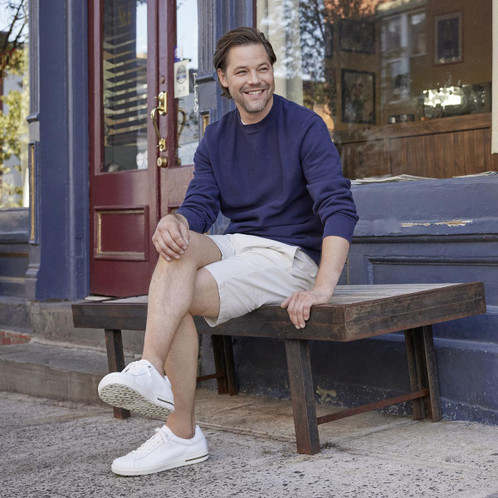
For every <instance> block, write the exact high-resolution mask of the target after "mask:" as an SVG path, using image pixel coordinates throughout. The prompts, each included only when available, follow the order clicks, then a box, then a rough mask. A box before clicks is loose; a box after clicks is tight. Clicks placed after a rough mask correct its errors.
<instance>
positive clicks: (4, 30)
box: [0, 0, 29, 209]
mask: <svg viewBox="0 0 498 498" xmlns="http://www.w3.org/2000/svg"><path fill="white" fill-rule="evenodd" d="M27 4H28V2H27V0H20V1H17V2H6V3H5V5H3V6H2V9H1V10H0V101H1V102H0V104H1V105H0V209H5V208H16V207H27V206H28V204H29V200H28V199H29V192H28V185H29V179H28V173H27V172H28V123H27V121H26V118H27V116H28V110H29V83H28V25H27V23H28V12H27V10H28V5H27Z"/></svg>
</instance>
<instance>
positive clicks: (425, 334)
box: [405, 326, 441, 422]
mask: <svg viewBox="0 0 498 498" xmlns="http://www.w3.org/2000/svg"><path fill="white" fill-rule="evenodd" d="M405 343H406V351H407V358H408V373H409V376H410V388H411V390H412V392H415V391H419V390H422V389H429V395H428V396H427V397H426V398H421V399H415V400H413V418H414V420H418V419H421V418H424V417H425V416H427V415H428V416H430V417H431V418H432V420H433V421H434V422H437V421H438V420H441V400H440V395H439V382H438V376H437V366H436V355H435V352H434V341H433V338H432V327H431V326H426V327H419V328H415V329H410V330H406V331H405Z"/></svg>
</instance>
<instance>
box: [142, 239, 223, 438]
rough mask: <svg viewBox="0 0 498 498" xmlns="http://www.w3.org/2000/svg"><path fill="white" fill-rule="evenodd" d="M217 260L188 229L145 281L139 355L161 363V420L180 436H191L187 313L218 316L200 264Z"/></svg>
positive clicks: (192, 353)
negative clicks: (165, 391) (168, 398)
mask: <svg viewBox="0 0 498 498" xmlns="http://www.w3.org/2000/svg"><path fill="white" fill-rule="evenodd" d="M220 259H221V254H220V251H219V249H218V247H217V246H216V244H215V243H214V242H213V241H212V240H211V239H209V237H206V236H204V235H199V234H196V233H191V238H190V245H189V248H188V250H187V251H186V252H185V254H184V255H183V256H182V257H181V258H180V260H174V261H171V262H166V261H165V260H164V259H162V258H160V260H159V261H158V264H157V266H156V269H155V271H154V275H153V277H152V280H151V285H150V291H149V305H148V314H147V326H146V332H145V343H144V350H143V355H142V358H144V359H146V360H148V361H150V362H151V363H152V364H153V365H154V366H155V368H156V369H157V370H158V371H159V373H161V374H163V373H164V367H165V365H167V371H168V378H169V379H170V381H171V386H172V389H173V394H174V397H175V413H174V414H172V415H171V416H170V417H169V419H168V424H167V425H168V426H169V427H170V429H171V430H172V431H173V432H174V433H175V434H176V435H177V436H179V437H183V438H190V437H192V436H193V432H194V427H195V423H194V397H195V386H196V377H197V359H198V347H199V346H198V337H197V331H196V329H195V325H194V321H193V318H192V315H191V313H190V312H191V311H193V312H195V314H203V315H205V316H212V317H216V316H218V313H219V307H220V304H219V295H218V289H217V285H216V281H215V280H214V278H213V277H212V276H211V274H210V273H209V272H208V271H207V270H204V269H203V268H202V267H203V266H205V265H207V264H209V263H212V262H214V261H218V260H220Z"/></svg>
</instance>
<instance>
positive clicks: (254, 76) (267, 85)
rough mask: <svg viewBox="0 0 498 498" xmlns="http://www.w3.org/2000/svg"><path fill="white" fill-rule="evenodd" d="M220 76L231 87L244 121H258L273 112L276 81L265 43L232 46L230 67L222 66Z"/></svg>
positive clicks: (219, 71) (229, 56) (224, 83)
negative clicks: (223, 67)
mask: <svg viewBox="0 0 498 498" xmlns="http://www.w3.org/2000/svg"><path fill="white" fill-rule="evenodd" d="M218 78H219V79H220V82H221V84H222V85H223V86H224V87H227V88H228V91H229V92H230V95H231V96H232V98H233V100H234V101H235V105H236V106H237V109H238V110H239V113H240V117H241V119H242V121H243V122H244V123H246V124H252V123H257V122H258V121H261V120H262V119H263V118H264V117H265V116H266V115H267V114H268V113H269V112H270V109H271V107H272V105H273V92H274V90H275V80H274V79H273V68H272V66H271V64H270V60H269V58H268V55H267V53H266V50H265V48H264V47H263V45H261V44H253V45H239V46H235V47H232V48H231V49H230V52H229V53H228V58H227V67H226V70H225V72H223V71H222V70H221V69H218Z"/></svg>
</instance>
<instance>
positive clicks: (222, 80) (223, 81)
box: [216, 68, 228, 88]
mask: <svg viewBox="0 0 498 498" xmlns="http://www.w3.org/2000/svg"><path fill="white" fill-rule="evenodd" d="M216 72H217V73H218V80H219V81H220V83H221V86H223V87H225V88H228V81H227V79H226V76H225V73H224V72H223V71H222V70H221V69H220V68H218V69H217V70H216Z"/></svg>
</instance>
